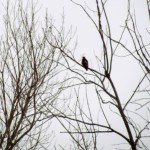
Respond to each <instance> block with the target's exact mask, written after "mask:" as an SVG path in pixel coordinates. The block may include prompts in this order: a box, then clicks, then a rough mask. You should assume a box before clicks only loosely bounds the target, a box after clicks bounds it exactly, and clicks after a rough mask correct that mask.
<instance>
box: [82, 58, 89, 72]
mask: <svg viewBox="0 0 150 150" xmlns="http://www.w3.org/2000/svg"><path fill="white" fill-rule="evenodd" d="M82 66H83V67H84V68H85V70H86V71H87V70H88V67H89V66H88V60H87V59H86V58H85V57H84V56H83V57H82Z"/></svg>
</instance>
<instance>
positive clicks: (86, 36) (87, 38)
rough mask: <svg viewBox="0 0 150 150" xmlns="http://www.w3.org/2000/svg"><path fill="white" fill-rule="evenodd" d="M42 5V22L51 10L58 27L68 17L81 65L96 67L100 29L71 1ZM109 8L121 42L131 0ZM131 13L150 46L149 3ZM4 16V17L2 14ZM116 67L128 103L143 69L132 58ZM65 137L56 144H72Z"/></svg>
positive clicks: (138, 3)
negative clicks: (87, 63)
mask: <svg viewBox="0 0 150 150" xmlns="http://www.w3.org/2000/svg"><path fill="white" fill-rule="evenodd" d="M24 1H26V0H24ZM1 2H3V3H4V1H3V0H1ZM38 2H39V4H38V6H40V5H41V6H42V7H41V9H40V10H39V18H40V17H42V16H44V13H45V9H46V8H47V10H48V14H49V15H50V16H52V18H53V19H54V22H55V24H56V25H57V26H59V25H60V24H61V21H62V20H61V17H62V14H63V13H64V15H65V24H66V30H67V28H68V29H69V26H72V27H73V29H74V31H75V30H76V36H75V37H77V39H78V45H77V49H76V59H77V60H79V61H80V60H81V58H82V56H83V55H85V56H86V57H87V58H88V60H89V65H90V67H92V66H93V67H94V63H95V61H94V59H95V57H94V56H95V54H98V52H99V49H100V43H99V38H98V34H97V32H96V29H95V28H94V26H93V24H92V23H91V22H90V21H89V18H88V17H87V16H86V15H85V13H84V12H83V11H82V10H81V8H80V7H78V6H76V5H74V4H72V3H71V2H70V1H69V0H38ZM87 4H88V6H90V8H92V9H94V8H95V5H93V4H94V3H93V2H92V0H87ZM1 7H2V6H1ZM107 8H108V9H107V13H108V17H109V21H110V24H111V30H112V34H113V36H114V37H115V38H116V39H118V38H119V34H120V33H121V31H122V27H121V26H123V25H124V23H125V22H124V21H125V18H126V16H127V0H108V4H107ZM131 9H132V10H133V11H135V14H136V16H137V24H138V27H139V31H140V32H142V34H143V35H144V39H145V41H146V42H149V38H148V35H147V33H146V30H145V29H146V28H149V25H148V23H149V20H148V13H147V7H146V0H131ZM1 10H2V9H1ZM0 13H2V11H1V12H0ZM2 17H3V16H0V22H1V21H2ZM2 32H3V28H1V30H0V33H2ZM124 54H125V53H124V52H122V51H121V52H118V55H124ZM126 66H128V67H126ZM113 67H114V68H113V69H114V70H113V79H114V82H115V85H116V87H117V90H118V91H119V94H120V96H121V98H123V100H124V99H126V98H128V95H129V93H131V92H132V89H133V88H134V87H135V85H136V83H137V82H138V81H139V77H140V74H142V72H141V71H140V68H139V67H138V66H137V65H136V63H135V62H134V61H131V58H130V57H129V58H128V59H126V58H120V59H119V58H118V57H117V59H114V65H113ZM133 70H134V71H133ZM127 87H128V88H127ZM53 125H54V123H53ZM54 126H55V125H54ZM54 126H53V127H54ZM55 127H56V126H55ZM53 129H55V128H53ZM50 130H51V129H50ZM60 131H62V129H61V128H60V127H59V126H58V127H57V129H56V132H57V135H58V134H59V132H60ZM64 136H66V135H62V134H59V135H58V136H56V139H55V140H56V142H60V143H61V144H62V143H63V144H64V145H65V144H66V143H68V142H69V141H66V140H65V142H64V141H63V140H62V138H63V139H64ZM112 138H113V137H112ZM106 140H107V138H106ZM107 148H108V147H107V142H106V143H105V148H104V150H107ZM109 148H110V147H109Z"/></svg>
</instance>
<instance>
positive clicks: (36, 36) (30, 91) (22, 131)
mask: <svg viewBox="0 0 150 150" xmlns="http://www.w3.org/2000/svg"><path fill="white" fill-rule="evenodd" d="M4 9H5V12H6V13H5V15H4V23H5V24H4V25H5V32H4V34H3V36H2V38H1V44H0V132H1V135H0V147H1V148H2V149H7V150H12V149H17V150H19V149H21V150H22V149H41V148H42V149H46V146H47V145H44V144H48V142H49V137H48V135H47V136H45V134H46V130H45V129H46V125H44V126H43V124H44V122H45V121H46V118H47V116H48V118H47V119H48V120H50V119H51V118H53V115H52V114H51V113H50V111H47V110H51V109H53V107H54V105H55V104H56V102H57V98H58V95H59V94H60V92H61V88H60V87H61V86H62V83H60V80H58V78H59V76H58V75H59V73H60V72H61V68H60V67H59V66H58V63H59V61H60V59H61V57H60V55H59V53H58V51H57V49H56V48H54V47H52V46H50V45H49V44H48V42H47V37H46V35H47V33H48V32H51V29H52V27H53V24H52V23H51V21H50V19H49V18H48V15H47V14H46V16H45V20H43V21H44V23H45V25H44V26H43V27H42V26H41V22H40V20H38V19H37V17H36V16H37V13H38V11H39V10H38V6H37V3H34V2H33V1H28V2H27V3H23V1H21V0H18V1H16V2H15V3H14V4H13V3H12V2H11V1H9V0H8V1H7V5H6V7H5V6H4ZM47 125H48V124H47Z"/></svg>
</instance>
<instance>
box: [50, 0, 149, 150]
mask: <svg viewBox="0 0 150 150" xmlns="http://www.w3.org/2000/svg"><path fill="white" fill-rule="evenodd" d="M71 2H72V3H74V4H75V5H77V6H79V7H80V8H81V9H82V10H83V12H84V13H85V14H86V15H87V17H88V18H89V19H90V21H91V22H92V23H93V25H94V27H95V29H96V31H97V34H98V35H99V41H100V43H102V44H101V45H102V46H101V47H100V50H101V54H102V56H101V58H100V57H99V56H96V57H95V59H96V60H97V66H98V69H95V67H94V68H92V67H90V66H89V68H88V71H85V70H84V68H83V67H84V66H82V65H81V63H80V62H79V61H78V60H76V58H75V56H74V51H73V50H70V49H68V48H67V47H66V46H65V45H64V43H63V42H64V40H65V39H67V38H66V37H67V36H65V35H64V34H63V33H64V32H63V31H64V28H62V30H60V31H56V32H57V33H58V34H59V35H61V36H60V37H59V40H58V39H55V43H57V44H55V45H53V43H52V42H51V41H50V40H48V42H49V44H50V45H51V46H52V47H54V48H58V49H59V50H60V52H61V53H62V57H63V58H64V61H65V63H64V64H63V65H62V66H63V67H64V68H66V69H67V70H68V71H69V72H70V76H69V77H68V79H67V80H66V82H68V85H67V86H66V87H63V88H65V90H66V91H67V90H68V92H67V93H70V95H71V90H72V91H73V94H72V96H73V95H74V98H71V96H70V97H69V100H68V101H66V102H65V106H66V107H67V110H66V111H65V112H64V111H63V110H60V109H57V108H56V109H55V111H57V112H58V113H57V114H55V113H54V112H53V111H52V113H53V114H54V115H55V117H56V118H57V119H58V121H59V122H60V123H61V124H62V126H63V127H64V128H65V129H66V131H65V132H63V133H68V134H69V135H70V136H71V138H72V139H73V141H74V143H75V145H74V147H72V149H83V150H84V149H86V150H89V149H94V150H97V149H100V147H101V148H102V149H103V143H102V141H103V140H102V139H103V138H105V136H107V139H108V140H112V139H110V137H111V138H113V137H115V139H117V141H115V140H113V142H112V143H114V144H117V145H115V147H118V148H120V149H132V150H137V149H145V150H147V149H150V147H149V145H148V142H147V140H146V139H149V138H150V134H149V129H150V115H149V113H150V108H149V106H150V105H149V83H150V82H149V81H150V79H149V73H150V61H149V60H150V53H149V50H148V49H149V44H146V43H145V42H144V41H143V38H142V35H141V34H140V33H139V31H138V26H137V23H136V15H135V14H134V13H133V14H132V12H131V10H130V1H128V7H127V9H128V11H127V12H128V13H127V17H126V19H125V20H124V25H123V29H122V32H121V34H120V36H119V38H118V39H117V40H116V39H115V38H114V37H113V35H112V30H111V24H110V22H109V17H108V15H107V7H106V5H107V2H108V1H103V0H95V2H93V3H95V9H92V8H90V6H88V3H86V2H83V3H82V2H80V3H78V2H76V1H73V0H71ZM148 3H149V2H148V1H147V6H148V11H149V4H148ZM93 14H94V15H93ZM93 16H94V17H93ZM95 16H96V17H95ZM148 19H149V18H148ZM147 32H149V31H147ZM126 34H127V35H128V37H129V39H128V42H129V43H130V44H131V45H132V46H133V47H134V49H133V48H130V47H128V45H127V44H126V41H124V38H126ZM118 49H121V50H122V51H124V52H127V53H128V54H127V55H126V56H122V57H126V58H128V57H131V56H132V60H133V61H134V60H136V63H137V65H138V66H140V68H141V70H142V73H141V76H140V78H139V82H138V83H137V85H136V86H135V88H134V89H133V90H132V94H129V95H128V98H127V99H122V98H121V97H120V94H119V90H118V89H117V87H116V84H115V80H114V78H113V67H112V66H113V64H114V59H117V58H118V57H117V51H118ZM120 57H121V56H120ZM126 67H128V66H126ZM120 82H121V81H120ZM146 84H147V85H146ZM127 88H128V87H127ZM112 135H113V136H112ZM117 142H118V143H117ZM100 145H101V146H100ZM105 145H106V143H105ZM104 148H105V147H104Z"/></svg>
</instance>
